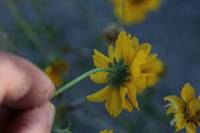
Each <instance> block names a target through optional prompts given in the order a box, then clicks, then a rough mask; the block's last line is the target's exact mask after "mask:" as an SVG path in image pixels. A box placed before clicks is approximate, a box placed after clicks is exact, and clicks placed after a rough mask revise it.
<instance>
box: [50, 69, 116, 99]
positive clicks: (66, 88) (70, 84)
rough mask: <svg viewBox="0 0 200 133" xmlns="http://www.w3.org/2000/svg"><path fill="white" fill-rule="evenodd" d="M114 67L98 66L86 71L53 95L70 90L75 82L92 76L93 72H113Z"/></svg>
mask: <svg viewBox="0 0 200 133" xmlns="http://www.w3.org/2000/svg"><path fill="white" fill-rule="evenodd" d="M111 71H112V69H109V68H108V69H105V68H96V69H92V70H90V71H88V72H86V73H83V74H82V75H80V76H79V77H77V78H75V79H74V80H72V81H70V82H69V83H67V84H65V85H64V86H63V87H61V88H59V89H57V91H56V92H55V93H54V96H53V97H56V96H58V95H59V94H61V93H62V92H64V91H66V90H69V89H70V87H72V86H74V85H75V84H77V83H78V82H80V81H81V80H83V79H85V78H87V77H88V76H90V75H91V74H94V73H97V72H111Z"/></svg>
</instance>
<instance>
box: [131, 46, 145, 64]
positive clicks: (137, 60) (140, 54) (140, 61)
mask: <svg viewBox="0 0 200 133" xmlns="http://www.w3.org/2000/svg"><path fill="white" fill-rule="evenodd" d="M147 57H148V56H147V54H146V53H145V52H144V51H143V50H140V51H139V52H138V53H137V55H136V57H135V59H134V61H133V63H134V64H138V65H142V64H144V63H145V62H146V59H147Z"/></svg>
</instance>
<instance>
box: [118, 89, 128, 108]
mask: <svg viewBox="0 0 200 133" xmlns="http://www.w3.org/2000/svg"><path fill="white" fill-rule="evenodd" d="M126 93H127V88H126V87H121V88H120V94H121V99H122V107H123V108H126Z"/></svg>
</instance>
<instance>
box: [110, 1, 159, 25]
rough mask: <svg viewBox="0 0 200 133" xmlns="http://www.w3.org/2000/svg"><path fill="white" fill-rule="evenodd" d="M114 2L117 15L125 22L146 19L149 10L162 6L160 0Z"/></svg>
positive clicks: (136, 21) (132, 22)
mask: <svg viewBox="0 0 200 133" xmlns="http://www.w3.org/2000/svg"><path fill="white" fill-rule="evenodd" d="M113 3H114V11H115V14H116V16H117V17H118V18H119V19H120V21H121V22H123V23H125V24H135V23H140V22H142V21H144V19H145V17H146V15H147V13H148V12H150V11H153V10H156V9H157V8H158V7H159V6H160V0H113Z"/></svg>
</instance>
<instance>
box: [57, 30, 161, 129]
mask: <svg viewBox="0 0 200 133" xmlns="http://www.w3.org/2000/svg"><path fill="white" fill-rule="evenodd" d="M93 62H94V65H95V67H96V68H95V69H92V70H90V71H88V72H86V73H84V74H82V75H80V76H79V77H77V78H76V79H74V80H72V81H70V82H69V83H67V84H66V85H64V86H63V87H61V88H59V89H58V90H57V91H56V92H55V94H54V97H56V96H57V95H59V94H61V93H63V92H64V91H65V90H68V89H69V88H71V87H72V86H73V85H75V84H77V83H78V82H80V81H81V80H83V79H85V78H86V77H88V76H90V79H91V80H92V81H94V82H95V83H97V84H105V85H106V86H105V87H104V88H103V89H101V90H99V91H97V92H95V93H93V94H91V95H89V96H87V99H88V101H91V102H104V103H105V107H106V110H107V111H108V113H109V114H110V116H111V117H117V116H119V115H120V114H121V113H122V110H123V109H125V110H128V111H129V112H131V111H132V110H133V109H134V108H136V109H137V110H139V104H138V101H137V95H138V94H141V93H142V92H143V91H144V90H145V89H146V88H149V87H152V86H154V85H155V84H156V83H157V82H158V81H159V79H160V75H161V73H162V72H163V64H162V62H161V61H160V60H159V59H158V58H157V55H156V54H153V53H152V52H151V45H150V44H149V43H147V42H144V43H139V41H138V39H137V38H136V37H135V36H131V35H130V34H127V33H126V32H125V31H122V32H120V34H119V36H118V39H117V40H116V43H115V45H114V46H113V45H110V46H109V47H108V54H107V56H106V55H104V54H102V53H101V52H99V51H98V50H96V49H95V50H94V55H93ZM104 132H106V133H107V132H108V133H112V132H113V131H109V130H105V131H102V133H104Z"/></svg>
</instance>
